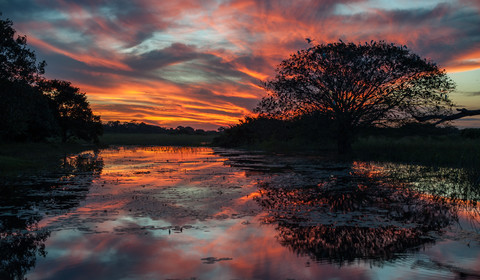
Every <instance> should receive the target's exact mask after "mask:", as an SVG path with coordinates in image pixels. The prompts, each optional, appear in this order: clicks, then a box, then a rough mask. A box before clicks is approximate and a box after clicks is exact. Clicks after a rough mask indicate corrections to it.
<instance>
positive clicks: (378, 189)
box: [256, 163, 458, 265]
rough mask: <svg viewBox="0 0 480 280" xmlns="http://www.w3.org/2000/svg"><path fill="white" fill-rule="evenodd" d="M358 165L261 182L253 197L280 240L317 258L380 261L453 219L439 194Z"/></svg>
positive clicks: (429, 238)
mask: <svg viewBox="0 0 480 280" xmlns="http://www.w3.org/2000/svg"><path fill="white" fill-rule="evenodd" d="M359 167H360V166H359V163H354V164H353V165H352V166H351V167H350V168H345V169H344V170H343V176H340V174H339V175H337V176H334V177H330V178H319V179H318V184H317V185H309V184H302V183H301V182H298V181H297V182H296V183H295V185H292V186H288V187H287V186H284V187H280V188H279V187H276V186H275V185H272V183H270V182H263V183H261V184H260V186H259V188H260V192H259V193H260V195H259V196H257V197H256V200H257V201H258V203H259V204H260V205H261V206H262V207H263V208H264V209H266V210H267V211H268V215H267V216H266V217H265V222H267V223H275V224H278V226H277V230H278V232H279V234H278V238H279V241H280V243H281V244H283V245H285V246H288V247H289V248H291V249H292V251H294V252H295V253H297V254H300V255H308V256H310V257H312V258H313V259H314V260H315V261H320V262H323V261H326V262H334V263H337V264H340V265H343V264H344V263H345V262H347V263H348V262H353V261H355V260H358V259H363V260H373V261H375V262H380V261H385V260H392V259H394V258H396V257H398V256H400V255H401V253H404V252H406V251H413V250H419V249H420V248H422V247H421V245H424V244H426V243H432V242H434V241H435V239H436V237H437V235H438V234H439V233H440V232H441V230H442V229H444V228H445V227H447V226H448V225H450V224H452V223H454V222H456V221H457V220H458V217H457V211H456V210H455V208H454V207H452V206H451V205H450V204H448V203H445V201H444V200H443V199H441V198H436V199H430V198H426V197H425V196H424V195H422V194H421V193H418V192H416V191H414V190H410V189H408V188H407V187H405V186H403V185H391V184H388V183H385V182H384V181H383V180H381V177H380V178H377V177H376V176H373V174H372V173H371V172H365V171H366V170H365V169H364V168H362V169H360V168H359ZM375 171H376V170H375ZM277 180H278V179H277Z"/></svg>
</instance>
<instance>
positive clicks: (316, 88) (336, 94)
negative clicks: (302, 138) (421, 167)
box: [255, 41, 455, 153]
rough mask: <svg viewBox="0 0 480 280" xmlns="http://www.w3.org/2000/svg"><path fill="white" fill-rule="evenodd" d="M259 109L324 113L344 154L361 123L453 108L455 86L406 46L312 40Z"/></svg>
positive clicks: (270, 85) (277, 113)
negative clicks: (452, 93) (451, 95)
mask: <svg viewBox="0 0 480 280" xmlns="http://www.w3.org/2000/svg"><path fill="white" fill-rule="evenodd" d="M276 72H277V74H276V77H275V78H273V79H272V80H269V81H266V82H264V88H265V89H266V90H267V91H268V94H267V96H266V97H264V98H263V99H262V100H261V102H260V103H259V105H258V107H257V108H256V109H255V110H256V112H259V113H261V114H263V115H268V116H273V117H280V118H291V117H294V116H298V115H303V114H309V113H312V112H320V113H322V114H323V115H326V116H327V117H329V118H330V119H331V122H332V124H333V129H334V132H335V135H336V139H337V144H338V150H339V152H340V153H345V152H349V151H350V150H351V143H352V141H353V137H354V135H355V133H356V131H357V129H358V128H360V127H362V126H369V125H372V124H378V123H384V124H391V123H392V122H398V121H399V120H411V119H414V118H415V117H419V116H425V115H432V114H435V115H437V114H441V115H445V114H447V113H448V112H450V110H451V107H452V106H453V103H452V102H451V101H450V99H449V98H448V94H449V93H450V92H451V91H452V90H453V89H454V87H455V85H454V83H453V82H452V81H451V80H450V78H449V77H448V76H447V75H446V73H445V71H444V70H440V69H439V68H438V66H437V65H436V64H435V63H433V62H430V61H427V60H425V59H422V58H421V57H419V56H418V55H416V54H414V53H412V52H411V51H410V50H408V49H407V47H406V46H397V45H394V44H387V43H386V42H383V41H380V42H374V41H372V42H370V43H365V44H353V43H344V42H342V41H340V42H337V43H333V44H320V45H312V46H311V47H310V48H308V49H305V50H300V51H298V52H297V53H296V54H292V55H291V56H290V58H288V59H286V60H284V61H282V63H281V64H280V65H279V66H278V68H277V70H276Z"/></svg>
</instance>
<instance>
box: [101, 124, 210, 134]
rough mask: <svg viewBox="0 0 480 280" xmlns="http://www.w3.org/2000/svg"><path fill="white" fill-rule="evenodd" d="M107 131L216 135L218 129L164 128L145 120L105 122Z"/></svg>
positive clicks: (104, 127) (104, 128) (104, 125)
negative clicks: (147, 122)
mask: <svg viewBox="0 0 480 280" xmlns="http://www.w3.org/2000/svg"><path fill="white" fill-rule="evenodd" d="M103 131H104V132H105V133H152V134H153V133H156V134H188V135H216V134H218V132H217V131H214V130H203V129H194V128H192V127H190V126H186V127H183V126H178V127H177V128H164V127H161V126H156V125H151V124H146V123H144V122H136V121H130V122H120V121H109V122H107V123H104V124H103Z"/></svg>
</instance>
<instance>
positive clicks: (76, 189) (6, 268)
mask: <svg viewBox="0 0 480 280" xmlns="http://www.w3.org/2000/svg"><path fill="white" fill-rule="evenodd" d="M59 163H60V164H59V166H58V167H57V169H56V172H55V173H50V174H49V175H48V176H43V177H39V178H34V179H32V178H29V180H25V181H19V182H17V183H16V184H10V185H7V186H4V187H3V188H2V196H1V199H0V209H2V212H1V213H0V252H1V253H0V279H23V278H24V275H25V274H26V273H27V272H28V271H29V270H30V269H31V268H32V267H34V266H35V262H36V258H37V255H40V256H45V255H46V251H45V244H44V242H45V241H46V239H47V238H48V236H49V235H50V232H49V231H48V230H46V229H39V228H38V227H37V224H38V222H39V221H40V220H41V219H42V218H43V217H44V215H46V214H48V215H52V214H53V215H56V214H61V213H62V212H64V211H66V210H69V209H71V208H72V207H76V206H78V205H79V203H80V201H82V200H83V199H84V198H85V196H86V194H87V193H88V190H89V187H90V185H91V182H92V179H93V178H94V176H95V175H98V174H100V173H101V170H102V168H103V161H102V159H101V158H99V157H98V154H97V153H82V154H80V155H76V156H70V157H65V158H64V159H63V160H62V161H59Z"/></svg>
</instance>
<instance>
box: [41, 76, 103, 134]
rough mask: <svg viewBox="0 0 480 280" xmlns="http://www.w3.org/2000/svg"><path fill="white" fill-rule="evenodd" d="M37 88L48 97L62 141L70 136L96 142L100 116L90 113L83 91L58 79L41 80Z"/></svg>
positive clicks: (99, 128) (100, 127) (100, 130)
mask: <svg viewBox="0 0 480 280" xmlns="http://www.w3.org/2000/svg"><path fill="white" fill-rule="evenodd" d="M38 88H39V89H40V91H41V92H43V94H44V95H46V96H47V97H49V99H50V100H51V104H52V107H53V110H54V112H55V115H56V119H57V120H58V124H59V126H60V130H61V136H62V142H66V141H67V140H68V139H69V138H70V137H73V136H75V137H78V138H80V139H83V140H87V141H91V140H93V141H94V142H95V143H97V142H98V136H99V135H101V134H102V132H103V130H102V123H101V122H100V117H99V116H96V115H94V114H93V113H92V110H91V109H90V104H89V103H88V101H87V97H86V96H85V93H82V92H80V89H79V88H77V87H74V86H72V84H71V83H70V82H67V81H60V80H42V81H40V82H38Z"/></svg>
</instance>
